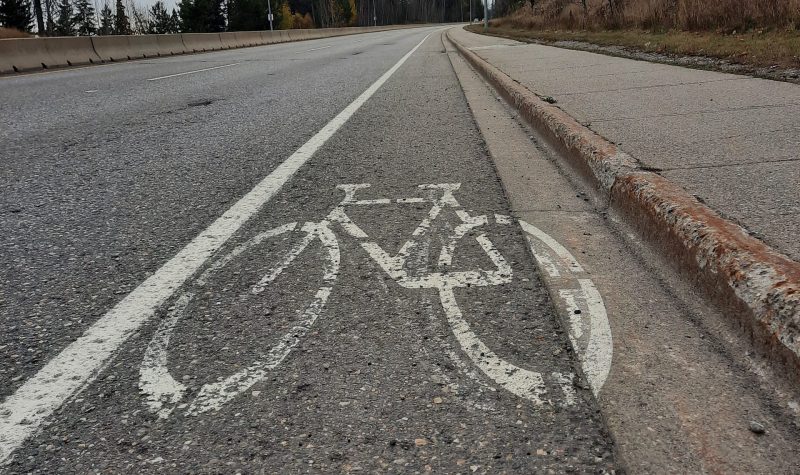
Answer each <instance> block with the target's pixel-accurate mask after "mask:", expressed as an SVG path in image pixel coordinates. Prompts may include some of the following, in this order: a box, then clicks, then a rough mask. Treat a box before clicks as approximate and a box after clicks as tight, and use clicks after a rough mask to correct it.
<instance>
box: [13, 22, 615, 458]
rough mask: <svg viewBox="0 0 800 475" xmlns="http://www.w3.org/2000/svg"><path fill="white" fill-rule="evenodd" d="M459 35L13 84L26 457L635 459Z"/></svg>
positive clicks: (373, 38)
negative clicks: (504, 158)
mask: <svg viewBox="0 0 800 475" xmlns="http://www.w3.org/2000/svg"><path fill="white" fill-rule="evenodd" d="M440 32H441V30H440V29H437V28H423V29H412V30H401V31H392V32H383V33H374V34H368V35H360V36H353V37H344V38H335V39H324V40H315V41H307V42H301V43H292V44H282V45H274V46H267V47H260V48H249V49H242V50H235V51H226V52H218V53H211V54H204V55H193V56H182V57H173V58H167V59H160V60H152V61H149V60H148V61H139V62H130V63H124V64H114V65H110V66H100V67H92V68H85V69H76V70H70V71H60V72H52V73H45V74H37V75H28V76H18V77H12V78H3V79H0V99H2V100H0V108H1V109H0V110H2V113H1V114H0V141H1V143H2V150H3V156H4V163H3V174H2V177H1V178H0V179H2V187H3V190H4V191H3V194H2V203H0V227H2V229H3V232H2V233H0V248H2V249H3V253H2V255H0V308H2V326H3V331H2V332H0V361H2V362H3V364H2V365H1V366H0V396H2V397H3V398H5V399H4V402H3V405H2V406H0V429H1V430H0V456H2V457H8V456H9V455H10V454H12V451H13V455H12V457H11V458H10V459H7V460H6V462H7V463H8V464H7V465H6V466H5V467H3V468H2V470H4V471H7V472H9V473H16V472H47V473H54V472H66V473H69V472H87V471H90V470H91V471H100V472H109V473H111V472H136V473H141V472H161V471H163V470H169V471H180V472H197V471H209V472H220V471H224V472H235V471H242V472H259V471H263V472H276V471H283V472H290V473H291V472H331V471H341V472H351V471H353V472H355V471H358V470H361V471H367V472H372V471H395V472H417V471H418V472H424V471H430V470H433V471H439V472H465V473H471V472H478V473H483V472H494V471H497V470H507V471H519V472H524V473H532V472H541V471H547V470H548V469H549V470H552V471H554V472H562V471H565V470H567V469H570V468H572V469H576V470H579V471H596V470H602V469H609V468H613V467H614V460H613V455H612V453H613V447H612V444H611V442H610V440H609V439H608V436H607V435H606V432H605V429H604V427H603V425H602V422H601V421H600V417H599V415H598V414H597V409H596V405H595V403H594V400H593V399H592V397H591V392H590V391H589V389H588V387H587V386H586V385H585V384H584V383H582V382H581V381H580V379H578V378H576V377H575V376H574V375H575V374H576V372H577V370H576V367H577V365H576V359H575V356H574V354H573V352H572V350H571V349H570V345H569V341H568V338H567V336H566V335H565V334H564V332H563V331H562V330H561V329H560V327H559V325H558V323H557V319H556V317H555V315H554V310H553V307H552V303H551V301H550V300H549V297H548V294H547V292H546V290H545V289H544V288H543V286H542V283H541V282H540V280H539V277H538V274H537V272H536V269H535V267H534V265H533V260H532V258H531V256H530V253H529V250H528V249H526V242H525V239H524V237H523V235H522V233H521V231H520V229H519V227H518V226H517V225H516V224H514V223H512V224H509V223H507V222H506V220H505V218H504V216H505V215H508V214H509V205H508V203H507V201H506V199H505V197H504V194H503V191H502V189H501V186H500V183H499V181H498V178H497V176H496V174H495V171H494V168H493V166H492V163H491V161H490V160H489V158H488V157H487V154H486V152H485V149H484V145H483V142H482V139H481V137H480V134H479V132H478V130H477V129H476V126H475V124H474V121H473V118H472V116H471V114H470V110H469V108H468V106H467V103H466V101H465V99H464V96H463V93H462V91H461V89H460V86H459V84H458V81H457V79H456V76H455V75H454V73H453V70H452V67H451V65H450V62H449V60H448V57H447V55H446V54H445V53H444V48H443V46H442V42H441V39H440ZM428 35H429V36H428ZM424 38H427V39H425V40H424V41H423V39H424ZM418 45H419V46H418ZM417 46H418V48H417V49H416V50H414V48H415V47H417ZM412 50H414V51H413V53H412V54H411V55H410V56H408V57H407V59H406V60H405V61H404V62H402V63H401V64H398V63H399V62H401V61H403V58H405V57H406V56H405V55H407V53H409V52H411V51H412ZM395 67H396V68H395ZM208 68H216V69H208ZM198 70H204V71H199V72H194V71H198ZM387 71H388V72H389V73H390V74H384V73H387ZM183 73H190V74H183ZM371 86H376V87H371ZM362 93H363V94H362ZM358 105H361V107H360V108H359V109H357V110H356V109H355V107H356V106H358ZM348 118H349V120H346V121H345V120H344V119H348ZM315 134H316V135H315ZM292 166H300V167H299V170H298V171H297V173H296V174H294V175H291V173H290V172H288V171H287V167H288V168H291V167H292ZM265 177H269V178H268V179H267V180H265V181H262V180H264V179H265ZM347 184H369V185H371V186H370V187H363V186H362V187H349V188H348V187H343V186H342V185H347ZM456 184H458V185H456ZM420 185H435V186H427V187H425V186H422V187H421V186H420ZM348 192H349V193H350V194H349V195H348V194H347V193H348ZM248 193H249V194H248ZM245 195H247V197H248V198H247V200H244V201H238V200H240V198H242V197H243V196H245ZM343 200H345V201H343ZM347 200H349V201H347ZM226 213H227V214H226ZM223 215H224V217H223V219H221V220H217V219H218V218H219V217H220V216H223ZM480 216H485V217H486V219H485V221H484V220H482V219H481V218H480ZM248 218H249V219H248ZM426 218H427V219H426ZM215 220H217V221H215ZM293 223H296V224H293ZM307 223H310V224H307ZM234 231H235V232H234ZM187 246H188V247H187ZM176 255H178V256H179V258H178V259H173V257H174V256H176ZM448 256H449V257H448ZM170 259H173V260H172V261H170ZM165 263H167V265H166V267H162V266H164V265H165ZM195 269H197V272H194V270H195ZM187 277H189V278H188V279H187ZM148 278H149V280H147V285H145V286H140V285H141V284H142V283H143V282H145V281H146V279H148ZM184 281H186V282H185V283H184ZM148 299H149V300H148ZM159 299H161V300H159ZM162 301H163V304H162ZM87 332H88V333H87ZM84 334H87V335H88V336H87V337H85V338H83V339H79V337H81V335H84ZM95 368H97V369H99V372H98V373H97V374H95V373H94V371H93V369H95ZM71 388H81V389H82V391H81V392H79V393H78V394H76V395H74V396H72V397H68V396H70V394H71V392H72V389H71ZM22 396H26V397H22Z"/></svg>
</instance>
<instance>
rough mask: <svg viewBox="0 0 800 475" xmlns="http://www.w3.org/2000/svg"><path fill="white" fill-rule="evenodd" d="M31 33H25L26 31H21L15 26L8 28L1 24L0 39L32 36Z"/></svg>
mask: <svg viewBox="0 0 800 475" xmlns="http://www.w3.org/2000/svg"><path fill="white" fill-rule="evenodd" d="M31 36H33V35H31V34H30V33H25V32H24V31H19V30H16V29H14V28H6V27H4V26H0V39H4V38H30V37H31Z"/></svg>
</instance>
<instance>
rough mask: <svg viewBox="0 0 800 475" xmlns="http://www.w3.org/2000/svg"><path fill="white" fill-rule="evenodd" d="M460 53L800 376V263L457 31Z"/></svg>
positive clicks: (779, 360) (642, 230) (638, 226)
mask: <svg viewBox="0 0 800 475" xmlns="http://www.w3.org/2000/svg"><path fill="white" fill-rule="evenodd" d="M447 36H448V39H449V40H450V42H451V43H453V44H454V45H455V47H456V49H457V50H458V51H459V53H460V54H461V55H462V56H463V57H464V58H465V59H466V60H467V61H468V62H469V63H470V64H471V65H472V66H473V67H474V68H475V69H476V70H477V71H478V72H479V73H480V74H481V75H482V76H483V77H484V78H486V80H487V81H488V82H489V83H490V84H492V86H494V88H495V89H496V90H497V91H498V92H500V94H501V95H502V96H503V97H504V98H505V99H506V100H507V101H508V102H509V103H510V104H511V105H512V106H513V107H515V108H516V109H517V110H518V111H519V113H520V114H521V115H522V117H523V118H524V119H525V120H526V121H528V122H529V123H530V124H531V125H533V126H534V127H535V128H536V129H537V130H539V131H540V132H541V133H543V134H544V135H545V136H546V138H547V139H548V140H549V141H550V142H551V143H552V144H553V145H555V146H556V147H557V148H558V149H560V151H561V152H563V153H564V156H565V157H566V158H567V160H568V161H569V162H570V164H571V165H572V166H573V167H574V168H576V169H577V170H578V171H579V172H580V173H581V174H582V175H583V176H584V178H586V179H588V181H589V182H590V183H592V184H593V185H594V186H595V187H596V188H597V189H598V191H600V192H601V194H603V195H604V196H605V197H606V198H607V199H608V200H609V205H610V206H611V207H613V208H614V209H615V210H617V211H619V212H620V214H621V215H622V216H624V217H625V219H626V220H628V221H629V222H630V224H631V225H633V226H634V227H635V228H636V229H637V230H638V231H639V232H640V233H641V234H642V235H643V236H644V237H645V238H646V239H647V240H648V241H649V242H651V243H653V244H654V245H655V246H657V247H658V248H659V249H660V250H661V252H662V254H663V255H664V256H665V257H666V258H667V259H668V260H669V261H670V262H671V263H673V264H674V265H675V266H676V267H677V268H678V270H679V271H682V272H684V273H686V274H687V275H688V276H689V277H690V278H691V279H692V280H693V281H694V282H695V283H697V284H698V285H700V286H701V288H702V289H703V290H705V291H706V293H707V294H708V296H709V297H710V298H712V299H713V301H714V302H716V303H717V304H718V305H720V306H721V307H722V308H723V309H724V310H726V311H728V312H730V313H732V315H734V316H735V318H736V320H737V321H738V323H739V325H740V326H741V328H742V329H743V330H744V331H745V332H746V333H747V334H748V335H749V336H750V337H751V338H752V340H753V341H754V343H756V344H757V346H758V347H760V348H761V349H762V350H763V351H764V352H765V353H766V354H767V355H768V356H769V357H771V358H772V359H773V360H774V361H775V362H777V363H779V364H781V366H782V367H783V368H784V369H785V370H786V371H787V375H788V376H789V378H790V379H792V380H793V381H795V382H800V263H798V262H795V261H793V260H791V259H790V258H789V257H787V256H785V255H783V254H781V253H779V252H777V251H775V250H774V249H772V248H770V247H769V246H767V245H766V244H764V243H763V242H761V241H759V240H758V239H755V238H754V237H752V236H750V235H749V234H748V233H747V231H746V230H744V229H743V228H742V227H741V226H738V225H736V224H735V223H733V222H731V221H728V220H726V219H724V218H722V217H721V216H719V215H718V214H717V213H716V212H714V211H713V210H712V209H711V208H709V207H708V206H706V205H704V204H702V203H700V202H699V201H698V200H697V199H696V198H695V197H693V196H692V195H690V194H689V193H687V192H686V190H684V189H683V188H681V187H680V186H678V185H676V184H674V183H672V182H670V181H669V180H667V179H665V178H663V177H662V176H660V175H658V174H655V173H652V172H649V171H645V170H642V169H641V167H640V165H639V163H638V162H637V161H636V160H635V159H634V158H633V157H631V156H630V155H628V154H626V153H625V152H623V151H621V150H619V149H618V148H617V146H616V145H614V144H613V143H611V142H609V141H608V140H606V139H605V138H603V137H601V136H600V135H598V134H596V133H595V132H593V131H592V130H590V129H589V128H587V127H585V126H583V125H582V124H580V123H579V122H577V121H576V120H575V119H574V118H573V117H571V116H570V115H569V114H567V113H566V112H564V111H563V110H561V109H560V108H558V107H556V106H554V105H551V104H549V103H547V102H545V101H544V100H542V99H540V98H539V97H538V96H537V95H536V94H534V93H533V92H531V91H530V90H528V89H527V88H525V87H524V86H522V85H521V84H519V83H518V82H516V81H514V80H513V79H511V78H510V77H509V76H508V75H506V74H505V73H503V72H502V71H500V70H499V69H497V68H496V67H494V66H492V65H491V64H489V63H488V62H487V61H485V60H484V59H483V58H481V57H480V56H478V55H477V54H475V53H474V52H472V51H470V50H469V49H467V48H465V47H464V46H462V45H460V44H459V43H458V42H456V41H454V40H453V39H452V38H451V37H450V33H449V32H448V33H447Z"/></svg>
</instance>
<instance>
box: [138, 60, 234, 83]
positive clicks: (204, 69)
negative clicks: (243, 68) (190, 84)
mask: <svg viewBox="0 0 800 475" xmlns="http://www.w3.org/2000/svg"><path fill="white" fill-rule="evenodd" d="M237 64H242V63H231V64H223V65H222V66H214V67H213V68H203V69H198V70H196V71H186V72H184V73H178V74H170V75H167V76H159V77H157V78H150V79H148V81H159V80H161V79H167V78H174V77H178V76H185V75H187V74H194V73H202V72H203V71H211V70H212V69H221V68H230V67H231V66H236V65H237Z"/></svg>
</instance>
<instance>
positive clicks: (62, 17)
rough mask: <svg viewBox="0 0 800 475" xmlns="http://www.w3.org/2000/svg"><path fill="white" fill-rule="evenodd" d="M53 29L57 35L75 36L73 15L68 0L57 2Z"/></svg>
mask: <svg viewBox="0 0 800 475" xmlns="http://www.w3.org/2000/svg"><path fill="white" fill-rule="evenodd" d="M55 30H56V31H55V32H56V35H58V36H75V15H74V12H73V10H72V4H71V3H70V2H69V0H61V1H60V2H58V16H57V17H56V25H55Z"/></svg>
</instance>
